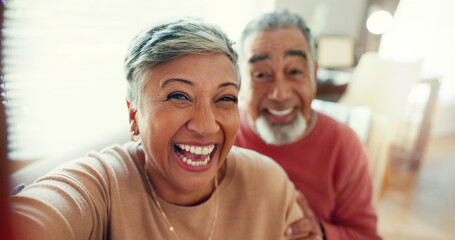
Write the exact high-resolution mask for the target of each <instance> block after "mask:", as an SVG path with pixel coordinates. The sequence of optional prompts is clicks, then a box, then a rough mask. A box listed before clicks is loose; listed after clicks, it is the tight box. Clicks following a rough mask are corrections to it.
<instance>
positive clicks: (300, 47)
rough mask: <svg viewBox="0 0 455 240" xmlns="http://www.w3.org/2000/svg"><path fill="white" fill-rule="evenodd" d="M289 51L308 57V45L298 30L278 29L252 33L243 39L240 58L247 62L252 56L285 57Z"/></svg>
mask: <svg viewBox="0 0 455 240" xmlns="http://www.w3.org/2000/svg"><path fill="white" fill-rule="evenodd" d="M289 51H302V52H304V53H305V54H306V55H307V56H308V57H311V56H310V54H311V53H310V49H309V44H308V42H307V40H306V38H305V36H304V35H303V33H302V32H301V31H300V30H299V29H298V28H279V29H274V30H267V31H260V32H254V33H252V34H250V35H248V36H247V37H246V38H245V41H244V44H243V49H242V58H246V59H244V60H248V59H249V58H251V56H254V55H263V54H268V55H272V56H275V55H277V56H280V55H283V56H284V55H285V54H286V52H289Z"/></svg>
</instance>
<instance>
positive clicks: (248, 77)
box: [241, 28, 317, 144]
mask: <svg viewBox="0 0 455 240" xmlns="http://www.w3.org/2000/svg"><path fill="white" fill-rule="evenodd" d="M241 56H242V60H241V64H242V75H243V79H245V88H244V89H242V91H243V97H244V100H245V101H246V107H247V110H248V112H249V117H250V119H251V120H252V121H251V122H252V123H253V127H254V129H256V131H257V132H259V135H260V136H261V137H263V134H261V132H260V131H261V129H259V127H258V126H257V124H258V120H259V121H262V122H266V125H268V126H269V127H270V128H274V129H273V130H272V132H276V131H278V132H279V134H291V135H295V134H297V135H298V136H297V137H295V136H294V137H292V136H291V137H290V138H291V139H289V137H285V139H282V140H280V139H278V140H276V141H273V140H272V141H267V139H264V140H265V141H266V142H269V143H275V144H282V143H287V142H290V141H294V140H296V138H298V137H300V136H301V135H303V133H304V130H305V126H303V129H302V127H301V126H300V125H302V124H303V125H305V124H308V123H309V122H310V119H311V101H312V100H313V99H314V97H315V94H316V81H315V79H316V77H315V76H316V69H317V64H315V63H314V62H313V60H312V56H311V53H310V48H309V45H308V42H307V40H306V38H305V36H304V35H303V33H302V32H301V31H300V30H299V29H298V28H281V29H276V30H270V31H263V32H257V33H253V34H251V35H249V36H248V37H247V38H246V39H245V41H244V45H243V49H242V54H241ZM299 115H300V116H299ZM299 118H300V120H299ZM261 119H262V120H261ZM296 131H300V132H297V133H296ZM263 138H264V137H263Z"/></svg>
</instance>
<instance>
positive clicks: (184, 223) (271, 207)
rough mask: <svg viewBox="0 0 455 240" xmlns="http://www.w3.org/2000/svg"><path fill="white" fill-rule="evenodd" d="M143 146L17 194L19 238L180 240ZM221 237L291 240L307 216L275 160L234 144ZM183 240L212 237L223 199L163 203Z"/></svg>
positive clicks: (67, 169)
mask: <svg viewBox="0 0 455 240" xmlns="http://www.w3.org/2000/svg"><path fill="white" fill-rule="evenodd" d="M136 146H137V143H132V142H130V143H126V144H125V145H123V146H119V145H115V146H112V147H109V148H106V149H105V150H103V151H101V152H100V153H90V154H89V156H88V157H85V158H81V159H77V160H74V161H71V162H69V163H67V164H64V165H63V166H61V167H59V168H57V169H56V170H54V171H52V172H51V173H49V174H48V175H46V176H45V177H43V178H41V179H39V180H38V181H37V182H36V183H34V184H32V185H30V186H28V187H27V188H25V189H24V190H23V191H22V192H21V193H20V194H18V195H16V196H13V197H11V208H12V213H13V223H14V229H15V234H16V235H17V237H18V239H46V240H50V239H65V240H66V239H122V240H125V239H135V240H136V239H173V236H172V235H171V233H170V231H169V229H168V226H167V224H166V222H164V220H163V218H162V216H161V215H160V212H159V210H158V209H157V208H156V206H155V204H154V202H153V200H152V198H151V196H150V192H149V191H150V190H149V187H148V186H149V185H147V182H146V178H145V175H144V169H143V166H142V165H141V164H139V163H138V160H137V155H136ZM218 191H219V204H220V205H219V214H218V219H217V221H216V225H215V228H214V233H213V239H261V240H262V239H273V240H276V239H284V237H283V236H284V234H283V233H284V231H285V228H286V226H287V225H288V224H290V223H291V222H293V221H295V220H297V219H299V218H301V217H302V216H303V215H302V212H301V210H300V208H299V207H298V205H297V204H296V202H295V190H294V186H293V184H292V183H291V182H290V181H289V180H288V178H287V176H286V174H285V172H284V171H283V170H282V169H281V168H280V167H279V166H278V165H277V164H276V163H275V162H274V161H273V160H271V159H269V158H267V157H265V156H263V155H260V154H258V153H256V152H253V151H250V150H246V149H242V148H237V147H233V149H232V151H231V153H230V154H229V156H228V159H227V170H226V175H225V177H224V179H223V180H222V182H221V183H220V185H219V188H218ZM159 200H160V202H161V205H162V207H163V209H164V211H165V213H166V215H167V216H168V218H169V220H170V222H171V224H172V225H173V226H174V228H175V231H176V233H177V235H178V236H179V238H180V239H182V240H183V239H194V240H196V239H197V240H203V239H207V237H208V235H209V229H210V225H211V222H212V221H213V214H214V209H215V208H214V205H215V197H214V194H212V196H211V198H210V199H208V200H207V201H206V202H204V203H202V204H200V205H197V206H193V207H182V206H176V205H173V204H170V203H167V202H165V201H164V200H162V199H159Z"/></svg>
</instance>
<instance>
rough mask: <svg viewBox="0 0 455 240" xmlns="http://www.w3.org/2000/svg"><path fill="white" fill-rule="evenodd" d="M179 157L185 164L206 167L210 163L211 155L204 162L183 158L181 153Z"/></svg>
mask: <svg viewBox="0 0 455 240" xmlns="http://www.w3.org/2000/svg"><path fill="white" fill-rule="evenodd" d="M177 155H178V156H179V158H180V159H182V161H183V162H184V163H186V164H188V165H191V166H205V165H207V163H208V162H209V161H210V155H207V157H206V158H205V159H204V161H194V160H191V159H189V158H187V157H185V156H183V154H181V153H177Z"/></svg>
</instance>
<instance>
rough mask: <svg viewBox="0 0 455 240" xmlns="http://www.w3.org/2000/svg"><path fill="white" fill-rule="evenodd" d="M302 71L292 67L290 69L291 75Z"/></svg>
mask: <svg viewBox="0 0 455 240" xmlns="http://www.w3.org/2000/svg"><path fill="white" fill-rule="evenodd" d="M302 73H303V71H301V70H300V69H293V70H291V74H292V75H298V74H302Z"/></svg>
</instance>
